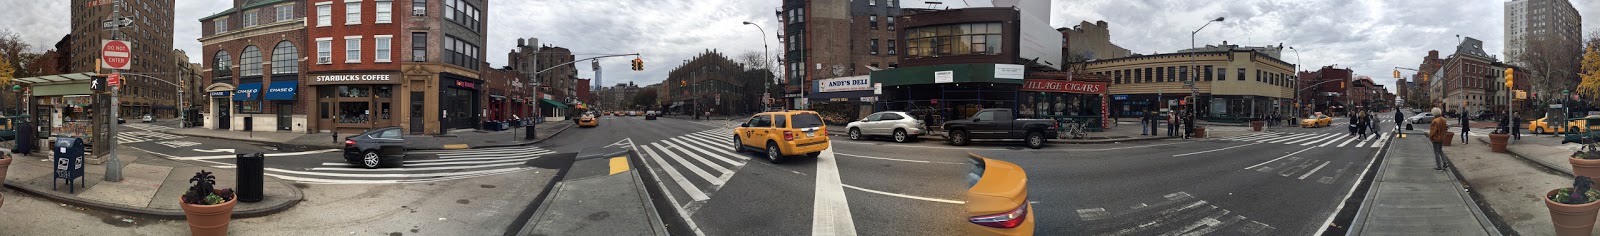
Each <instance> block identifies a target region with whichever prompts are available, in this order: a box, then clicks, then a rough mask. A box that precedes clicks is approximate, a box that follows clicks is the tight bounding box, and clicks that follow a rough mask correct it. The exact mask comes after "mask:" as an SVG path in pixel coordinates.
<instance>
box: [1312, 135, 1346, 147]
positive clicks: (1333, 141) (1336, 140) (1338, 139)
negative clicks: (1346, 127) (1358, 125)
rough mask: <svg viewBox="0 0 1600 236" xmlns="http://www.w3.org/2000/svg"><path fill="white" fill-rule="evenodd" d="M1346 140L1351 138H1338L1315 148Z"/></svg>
mask: <svg viewBox="0 0 1600 236" xmlns="http://www.w3.org/2000/svg"><path fill="white" fill-rule="evenodd" d="M1348 139H1351V138H1350V137H1340V138H1336V139H1332V140H1328V141H1327V142H1323V143H1322V145H1317V147H1327V146H1328V145H1333V143H1337V142H1339V141H1340V140H1348Z"/></svg>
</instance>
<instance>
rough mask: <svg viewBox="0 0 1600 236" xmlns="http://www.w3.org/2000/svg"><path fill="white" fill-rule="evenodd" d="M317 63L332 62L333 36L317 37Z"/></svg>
mask: <svg viewBox="0 0 1600 236" xmlns="http://www.w3.org/2000/svg"><path fill="white" fill-rule="evenodd" d="M317 64H324V65H326V64H333V38H317Z"/></svg>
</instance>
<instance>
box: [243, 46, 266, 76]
mask: <svg viewBox="0 0 1600 236" xmlns="http://www.w3.org/2000/svg"><path fill="white" fill-rule="evenodd" d="M259 75H261V49H259V48H256V46H245V47H244V52H242V53H239V76H259Z"/></svg>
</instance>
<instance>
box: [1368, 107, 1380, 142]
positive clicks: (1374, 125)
mask: <svg viewBox="0 0 1600 236" xmlns="http://www.w3.org/2000/svg"><path fill="white" fill-rule="evenodd" d="M1373 113H1377V112H1375V111H1369V112H1367V131H1371V132H1372V137H1378V123H1383V121H1382V120H1379V119H1378V115H1377V114H1373Z"/></svg>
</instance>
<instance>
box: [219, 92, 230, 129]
mask: <svg viewBox="0 0 1600 236" xmlns="http://www.w3.org/2000/svg"><path fill="white" fill-rule="evenodd" d="M217 101H218V102H217V105H216V106H217V129H221V130H227V129H230V128H231V127H232V126H233V118H232V117H231V116H230V115H229V114H228V113H229V112H228V108H231V107H229V106H228V101H227V100H220V99H219V100H217Z"/></svg>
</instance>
